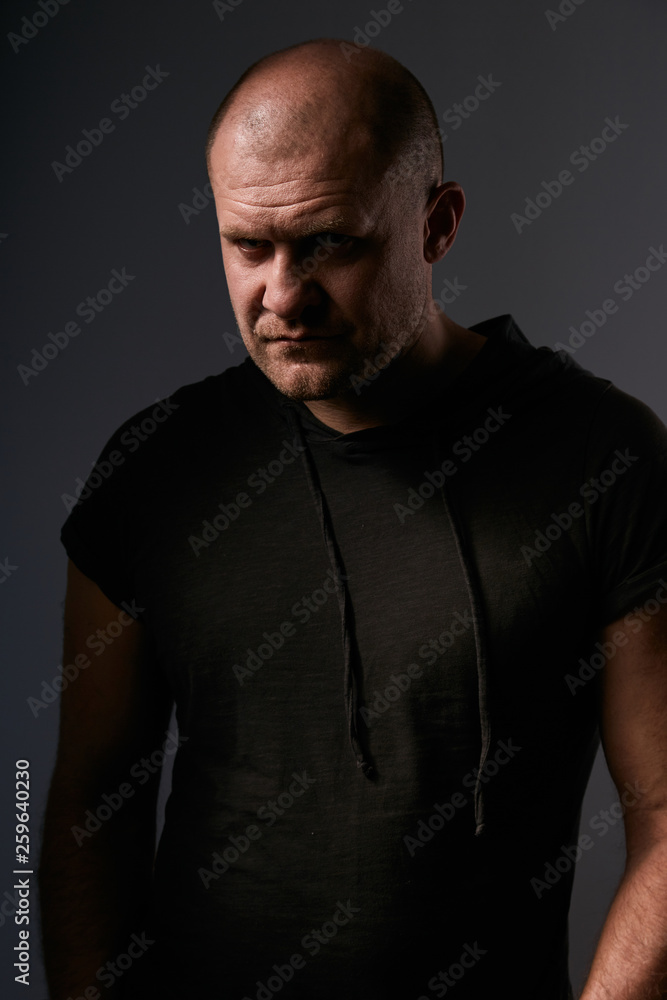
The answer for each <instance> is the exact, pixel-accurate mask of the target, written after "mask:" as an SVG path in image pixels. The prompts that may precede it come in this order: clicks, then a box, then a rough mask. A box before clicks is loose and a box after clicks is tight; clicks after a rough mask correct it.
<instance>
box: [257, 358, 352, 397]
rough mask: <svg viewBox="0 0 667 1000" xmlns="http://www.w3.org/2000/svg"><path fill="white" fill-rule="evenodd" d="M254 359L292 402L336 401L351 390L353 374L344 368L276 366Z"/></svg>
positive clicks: (298, 365)
mask: <svg viewBox="0 0 667 1000" xmlns="http://www.w3.org/2000/svg"><path fill="white" fill-rule="evenodd" d="M253 360H254V361H255V363H256V364H257V367H258V368H260V369H261V370H262V372H263V373H264V374H265V375H266V377H267V378H268V379H269V381H271V382H272V383H273V385H274V386H275V387H276V389H278V391H279V392H281V393H282V394H283V396H287V398H288V399H293V400H294V401H295V402H300V403H306V402H310V401H312V402H315V401H316V400H323V399H333V398H338V397H340V396H344V395H347V394H348V393H349V392H350V391H351V390H352V388H353V384H354V379H353V376H354V374H355V373H354V371H353V370H350V369H349V368H348V367H345V366H338V365H336V366H332V365H331V364H330V363H329V364H327V365H322V364H317V363H314V362H302V363H300V364H289V363H288V364H280V365H278V364H276V363H275V362H273V363H271V361H269V360H267V359H266V358H256V357H255V358H253Z"/></svg>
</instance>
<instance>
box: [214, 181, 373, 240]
mask: <svg viewBox="0 0 667 1000" xmlns="http://www.w3.org/2000/svg"><path fill="white" fill-rule="evenodd" d="M253 191H254V189H253ZM229 194H230V193H226V192H224V191H220V189H218V191H217V192H216V206H217V212H218V222H219V225H220V233H221V235H223V236H225V237H226V238H227V239H230V240H234V239H242V238H243V237H248V236H250V235H252V234H258V235H259V234H261V235H262V237H263V238H278V237H280V238H281V239H284V240H300V239H307V238H309V237H312V236H317V235H318V234H320V233H327V232H340V233H348V234H349V235H354V234H355V233H359V234H360V233H362V232H366V231H367V230H368V229H369V228H370V227H371V226H372V224H373V221H374V218H375V215H376V213H374V212H373V206H372V205H369V204H368V203H364V202H363V201H362V200H361V199H359V198H358V197H356V196H353V195H348V196H347V197H346V196H344V195H343V194H342V193H339V194H336V193H333V192H331V193H329V194H328V195H323V196H320V197H311V198H302V199H297V200H293V201H290V202H288V203H287V204H285V203H282V204H281V203H277V200H276V199H271V201H270V202H268V203H263V204H259V203H252V202H251V201H249V200H245V198H244V199H243V200H239V199H238V198H234V197H230V196H228V195H229ZM246 197H248V196H247V195H246Z"/></svg>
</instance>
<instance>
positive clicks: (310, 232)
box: [220, 215, 352, 241]
mask: <svg viewBox="0 0 667 1000" xmlns="http://www.w3.org/2000/svg"><path fill="white" fill-rule="evenodd" d="M261 228H262V227H261V226H259V227H257V229H256V231H258V232H259V231H261ZM350 228H352V227H351V226H350V220H349V219H346V218H345V217H344V216H342V215H334V216H331V217H330V218H328V219H318V220H314V219H313V220H312V221H311V222H308V221H306V222H303V223H301V224H300V225H299V226H295V227H294V228H290V229H285V230H282V234H281V235H282V237H283V239H288V240H304V239H309V238H311V237H313V236H319V235H320V234H322V233H338V232H340V233H345V232H346V230H347V229H350ZM253 229H255V227H254V226H253V225H252V224H251V225H249V226H247V227H245V228H242V227H241V226H236V225H231V226H222V227H221V228H220V235H221V236H224V237H225V239H227V240H230V241H233V240H242V239H264V238H265V237H263V236H255V235H253Z"/></svg>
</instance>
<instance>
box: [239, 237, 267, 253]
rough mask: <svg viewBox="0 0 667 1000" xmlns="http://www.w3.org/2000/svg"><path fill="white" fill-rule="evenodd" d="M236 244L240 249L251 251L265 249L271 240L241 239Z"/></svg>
mask: <svg viewBox="0 0 667 1000" xmlns="http://www.w3.org/2000/svg"><path fill="white" fill-rule="evenodd" d="M236 245H237V247H239V249H240V250H244V251H245V252H246V253H249V252H250V251H252V250H264V249H265V248H266V247H267V246H268V245H269V241H268V240H246V239H240V240H237V241H236Z"/></svg>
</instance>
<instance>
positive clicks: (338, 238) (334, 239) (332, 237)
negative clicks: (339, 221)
mask: <svg viewBox="0 0 667 1000" xmlns="http://www.w3.org/2000/svg"><path fill="white" fill-rule="evenodd" d="M323 238H324V241H325V244H326V245H328V246H330V247H334V248H336V249H337V248H338V247H342V246H345V244H346V243H351V242H352V237H351V236H344V235H343V234H342V233H325V234H324V237H323Z"/></svg>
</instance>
